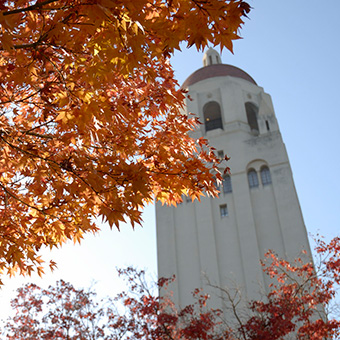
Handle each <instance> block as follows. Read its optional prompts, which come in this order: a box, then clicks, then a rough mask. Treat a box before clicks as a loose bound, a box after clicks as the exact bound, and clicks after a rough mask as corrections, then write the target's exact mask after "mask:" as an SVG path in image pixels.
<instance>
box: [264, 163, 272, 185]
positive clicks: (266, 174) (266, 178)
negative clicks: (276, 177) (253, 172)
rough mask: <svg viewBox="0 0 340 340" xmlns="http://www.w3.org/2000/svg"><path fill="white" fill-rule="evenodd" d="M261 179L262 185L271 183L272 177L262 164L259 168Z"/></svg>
mask: <svg viewBox="0 0 340 340" xmlns="http://www.w3.org/2000/svg"><path fill="white" fill-rule="evenodd" d="M261 181H262V184H263V185H267V184H271V182H272V178H271V176H270V171H269V169H268V167H266V166H264V167H262V169H261Z"/></svg>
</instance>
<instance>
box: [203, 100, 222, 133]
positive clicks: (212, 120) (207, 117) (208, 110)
mask: <svg viewBox="0 0 340 340" xmlns="http://www.w3.org/2000/svg"><path fill="white" fill-rule="evenodd" d="M203 116H204V124H205V131H210V130H215V129H223V126H222V116H221V107H220V104H219V103H217V102H214V101H212V102H208V103H206V104H205V105H204V107H203Z"/></svg>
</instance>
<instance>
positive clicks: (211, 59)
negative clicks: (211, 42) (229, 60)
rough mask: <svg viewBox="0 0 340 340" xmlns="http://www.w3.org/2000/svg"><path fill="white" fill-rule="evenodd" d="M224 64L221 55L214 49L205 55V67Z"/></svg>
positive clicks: (209, 49) (210, 49) (210, 48)
mask: <svg viewBox="0 0 340 340" xmlns="http://www.w3.org/2000/svg"><path fill="white" fill-rule="evenodd" d="M216 64H222V60H221V55H220V54H219V53H218V52H217V51H216V50H215V49H213V48H212V47H209V48H208V50H207V51H206V52H205V53H204V55H203V66H209V65H216Z"/></svg>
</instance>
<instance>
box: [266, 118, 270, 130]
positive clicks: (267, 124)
mask: <svg viewBox="0 0 340 340" xmlns="http://www.w3.org/2000/svg"><path fill="white" fill-rule="evenodd" d="M266 127H267V131H269V130H270V128H269V122H268V120H266Z"/></svg>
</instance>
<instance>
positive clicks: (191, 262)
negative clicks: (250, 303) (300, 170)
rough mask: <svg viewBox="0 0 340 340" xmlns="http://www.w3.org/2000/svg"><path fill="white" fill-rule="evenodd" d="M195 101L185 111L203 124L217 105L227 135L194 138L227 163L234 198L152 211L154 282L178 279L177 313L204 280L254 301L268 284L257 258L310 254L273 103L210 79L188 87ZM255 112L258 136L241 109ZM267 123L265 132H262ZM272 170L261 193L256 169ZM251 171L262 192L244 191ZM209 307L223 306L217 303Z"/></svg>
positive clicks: (238, 82) (242, 83)
mask: <svg viewBox="0 0 340 340" xmlns="http://www.w3.org/2000/svg"><path fill="white" fill-rule="evenodd" d="M189 95H190V97H191V98H192V99H193V100H192V101H187V111H188V112H196V113H198V115H199V116H200V118H201V121H202V122H203V121H204V120H203V112H202V108H203V106H204V104H205V103H207V102H209V101H212V100H214V101H217V102H218V103H220V105H221V109H222V115H223V117H222V119H223V127H224V129H223V130H222V129H217V130H212V131H208V132H207V133H205V129H204V124H202V126H201V127H200V129H199V130H198V131H196V132H195V133H194V135H195V137H197V138H198V137H201V136H205V137H206V138H208V139H209V141H210V144H211V145H212V146H214V147H215V148H216V150H223V151H224V152H225V153H226V154H227V155H228V156H229V157H231V159H230V161H229V162H228V166H229V167H230V168H231V181H232V189H233V190H232V193H228V194H223V192H222V193H221V194H220V196H219V197H218V198H215V199H212V198H204V199H203V200H202V202H201V203H198V202H186V200H184V202H183V203H182V204H180V205H179V206H178V207H177V208H174V207H167V206H161V205H160V204H157V206H156V220H157V245H158V271H159V273H158V274H159V277H169V276H171V275H173V274H175V275H176V277H177V281H176V283H175V284H174V285H173V286H172V287H171V289H173V290H174V299H175V301H176V303H178V304H179V305H180V306H182V307H183V306H185V305H186V304H188V303H190V302H191V301H192V296H191V293H190V292H191V291H193V289H194V288H200V287H204V288H205V289H206V290H208V291H209V290H210V288H209V287H207V286H206V279H205V277H204V276H205V275H206V276H207V277H208V278H209V280H210V281H211V283H213V284H215V285H218V286H220V287H225V286H229V287H234V286H238V287H241V288H242V290H243V294H244V295H245V296H247V297H248V298H256V297H257V296H258V293H259V291H260V286H262V287H264V286H266V285H268V284H269V280H268V279H267V278H266V277H265V275H263V272H262V269H261V266H260V263H259V261H260V259H261V258H263V255H264V253H265V252H266V251H267V250H269V249H273V250H275V251H276V252H278V253H279V254H280V255H282V256H285V257H286V258H289V259H293V258H295V257H296V256H299V254H300V251H301V250H302V249H305V250H307V252H308V253H310V249H309V244H308V238H307V233H306V229H305V226H304V222H303V218H302V213H301V210H300V205H299V202H298V198H297V194H296V190H295V186H294V182H293V177H292V173H291V169H290V165H289V160H288V156H287V153H286V149H285V146H284V144H283V142H282V138H281V135H280V131H279V128H278V124H277V120H276V117H275V113H274V109H273V105H272V102H271V98H270V96H269V95H268V94H266V93H264V91H263V89H262V88H261V87H259V86H256V85H254V84H252V83H250V82H248V81H246V80H243V79H240V78H234V77H230V76H226V77H215V78H209V79H206V80H203V81H200V82H198V83H195V84H193V85H192V86H191V87H190V88H189ZM248 101H250V102H252V103H254V104H255V105H257V106H258V107H259V113H258V124H259V134H258V135H256V134H254V132H251V131H250V127H249V125H248V122H247V115H246V111H245V106H244V104H245V102H248ZM266 121H267V122H268V124H269V127H270V131H268V130H267V126H266ZM264 164H265V165H267V166H268V167H269V169H270V173H271V178H272V184H270V185H265V186H263V185H262V184H261V179H260V167H261V166H262V165H264ZM250 167H252V168H254V169H255V170H256V171H257V173H258V176H259V183H260V185H259V187H258V188H249V185H248V179H247V170H248V169H249V168H250ZM222 204H227V206H228V212H229V215H228V216H226V217H223V218H221V216H220V211H219V209H220V208H219V207H220V205H222ZM213 304H214V305H215V306H217V307H219V306H220V301H219V300H218V299H217V298H214V299H213Z"/></svg>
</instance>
